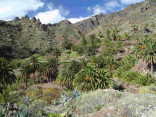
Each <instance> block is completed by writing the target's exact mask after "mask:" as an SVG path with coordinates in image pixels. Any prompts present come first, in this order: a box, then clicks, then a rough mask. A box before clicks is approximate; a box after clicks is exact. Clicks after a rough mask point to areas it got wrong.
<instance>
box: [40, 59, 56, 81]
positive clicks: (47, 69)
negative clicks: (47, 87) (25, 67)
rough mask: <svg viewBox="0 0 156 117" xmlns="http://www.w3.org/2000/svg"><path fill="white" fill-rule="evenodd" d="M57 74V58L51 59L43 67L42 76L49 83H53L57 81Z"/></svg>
mask: <svg viewBox="0 0 156 117" xmlns="http://www.w3.org/2000/svg"><path fill="white" fill-rule="evenodd" d="M57 73H58V68H57V60H56V58H50V59H49V60H48V63H46V64H44V66H43V73H42V75H43V76H44V77H46V78H47V81H48V82H51V81H52V80H54V79H56V76H57Z"/></svg>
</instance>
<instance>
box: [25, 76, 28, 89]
mask: <svg viewBox="0 0 156 117" xmlns="http://www.w3.org/2000/svg"><path fill="white" fill-rule="evenodd" d="M25 86H26V88H27V86H28V78H26V80H25Z"/></svg>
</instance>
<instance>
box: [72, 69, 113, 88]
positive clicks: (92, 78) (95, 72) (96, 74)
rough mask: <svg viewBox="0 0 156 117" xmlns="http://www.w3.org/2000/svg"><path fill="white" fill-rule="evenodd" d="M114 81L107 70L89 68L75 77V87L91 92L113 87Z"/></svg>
mask: <svg viewBox="0 0 156 117" xmlns="http://www.w3.org/2000/svg"><path fill="white" fill-rule="evenodd" d="M113 85H114V81H113V79H112V78H111V76H110V75H109V73H108V72H106V70H105V69H103V68H102V69H101V68H97V67H96V66H87V67H86V68H84V69H82V70H81V71H79V72H78V73H77V74H76V75H75V79H74V81H73V86H74V87H75V88H77V89H79V90H83V91H89V90H96V89H106V88H110V87H113Z"/></svg>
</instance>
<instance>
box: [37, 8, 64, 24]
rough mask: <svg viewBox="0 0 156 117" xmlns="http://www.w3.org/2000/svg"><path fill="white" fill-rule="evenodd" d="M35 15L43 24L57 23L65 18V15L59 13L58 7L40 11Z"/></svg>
mask: <svg viewBox="0 0 156 117" xmlns="http://www.w3.org/2000/svg"><path fill="white" fill-rule="evenodd" d="M35 17H36V18H39V19H40V21H41V22H42V23H43V24H48V23H52V24H53V23H58V22H60V21H62V20H65V17H63V16H62V15H61V13H60V10H59V9H55V10H50V11H46V12H40V13H38V14H37V15H36V16H35Z"/></svg>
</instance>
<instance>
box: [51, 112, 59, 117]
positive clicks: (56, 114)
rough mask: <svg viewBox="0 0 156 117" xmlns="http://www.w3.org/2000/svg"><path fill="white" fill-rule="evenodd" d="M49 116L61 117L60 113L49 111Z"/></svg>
mask: <svg viewBox="0 0 156 117" xmlns="http://www.w3.org/2000/svg"><path fill="white" fill-rule="evenodd" d="M48 117H60V115H59V114H58V113H48Z"/></svg>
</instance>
